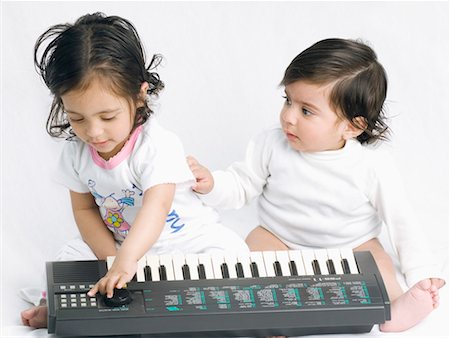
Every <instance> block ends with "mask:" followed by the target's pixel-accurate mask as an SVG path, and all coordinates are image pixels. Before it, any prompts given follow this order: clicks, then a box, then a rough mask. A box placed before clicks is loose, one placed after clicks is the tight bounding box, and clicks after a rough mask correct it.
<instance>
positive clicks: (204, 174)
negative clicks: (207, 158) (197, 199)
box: [186, 156, 214, 194]
mask: <svg viewBox="0 0 450 338" xmlns="http://www.w3.org/2000/svg"><path fill="white" fill-rule="evenodd" d="M186 161H187V163H188V165H189V168H190V169H191V171H192V173H193V174H194V176H195V180H196V181H197V182H196V184H194V185H193V186H192V190H194V191H195V192H198V193H200V194H208V193H209V192H211V190H212V189H213V187H214V178H213V176H212V174H211V172H210V171H209V169H208V168H206V167H204V166H202V165H201V164H200V163H198V161H197V160H196V159H195V158H193V157H192V156H187V157H186Z"/></svg>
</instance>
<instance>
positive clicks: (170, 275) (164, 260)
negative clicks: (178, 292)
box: [159, 255, 175, 280]
mask: <svg viewBox="0 0 450 338" xmlns="http://www.w3.org/2000/svg"><path fill="white" fill-rule="evenodd" d="M159 264H160V265H164V266H165V267H166V274H167V280H175V273H174V270H173V265H172V256H171V255H160V256H159Z"/></svg>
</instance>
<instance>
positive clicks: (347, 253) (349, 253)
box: [339, 248, 359, 273]
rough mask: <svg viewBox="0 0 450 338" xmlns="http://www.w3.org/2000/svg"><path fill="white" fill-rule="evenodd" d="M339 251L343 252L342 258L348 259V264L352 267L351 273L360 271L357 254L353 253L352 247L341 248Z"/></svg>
mask: <svg viewBox="0 0 450 338" xmlns="http://www.w3.org/2000/svg"><path fill="white" fill-rule="evenodd" d="M339 251H340V253H341V258H342V259H347V262H348V265H349V267H350V273H359V271H358V266H357V265H356V260H355V256H354V255H353V250H352V249H351V248H341V249H340V250H339Z"/></svg>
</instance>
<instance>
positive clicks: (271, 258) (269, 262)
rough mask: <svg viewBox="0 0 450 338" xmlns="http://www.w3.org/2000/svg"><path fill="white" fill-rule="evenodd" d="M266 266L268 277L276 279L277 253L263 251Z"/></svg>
mask: <svg viewBox="0 0 450 338" xmlns="http://www.w3.org/2000/svg"><path fill="white" fill-rule="evenodd" d="M262 254H263V259H264V266H265V268H266V273H267V277H275V276H276V272H275V267H274V263H275V261H276V260H277V257H276V255H275V251H263V252H262Z"/></svg>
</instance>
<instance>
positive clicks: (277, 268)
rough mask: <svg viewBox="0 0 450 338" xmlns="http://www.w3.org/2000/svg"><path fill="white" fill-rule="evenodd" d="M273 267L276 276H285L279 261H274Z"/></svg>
mask: <svg viewBox="0 0 450 338" xmlns="http://www.w3.org/2000/svg"><path fill="white" fill-rule="evenodd" d="M273 269H274V270H275V276H283V272H282V271H281V264H280V262H278V261H275V262H274V263H273Z"/></svg>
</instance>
